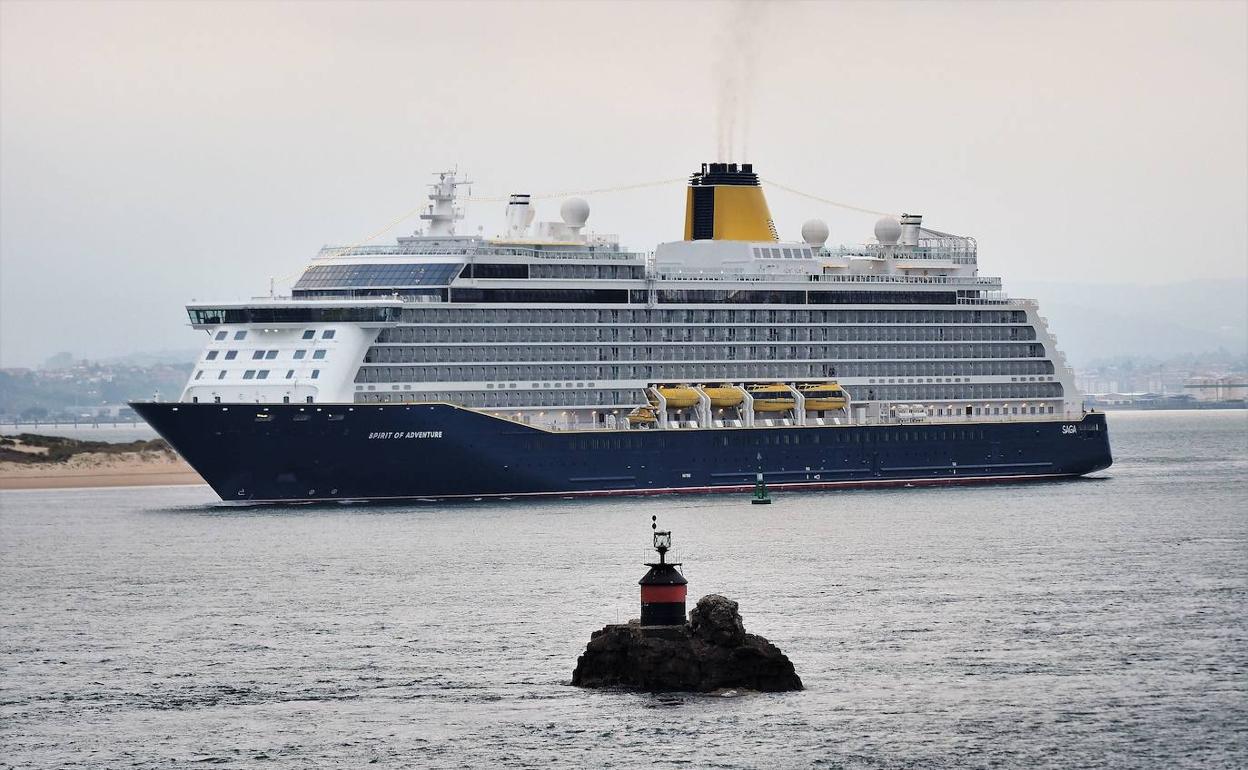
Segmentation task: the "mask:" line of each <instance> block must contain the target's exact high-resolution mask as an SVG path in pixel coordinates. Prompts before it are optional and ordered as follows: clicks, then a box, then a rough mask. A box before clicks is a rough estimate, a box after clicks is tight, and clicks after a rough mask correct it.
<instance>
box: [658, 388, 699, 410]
mask: <svg viewBox="0 0 1248 770" xmlns="http://www.w3.org/2000/svg"><path fill="white" fill-rule="evenodd" d="M655 390H657V391H658V392H659V395H661V396H663V399H664V400H665V401H667V408H668V409H688V408H689V407H691V406H696V405H697V403H698V391H696V390H694V389H693V388H691V387H689V386H688V385H660V386H658V387H656V388H655Z"/></svg>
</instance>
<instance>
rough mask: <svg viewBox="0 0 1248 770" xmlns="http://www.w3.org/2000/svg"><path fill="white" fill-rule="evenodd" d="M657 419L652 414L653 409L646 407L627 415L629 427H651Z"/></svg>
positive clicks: (640, 407)
mask: <svg viewBox="0 0 1248 770" xmlns="http://www.w3.org/2000/svg"><path fill="white" fill-rule="evenodd" d="M658 419H659V418H658V417H656V416H655V414H654V409H652V408H651V407H648V406H639V407H637V408H636V409H634V410H633V411H631V412H629V413H628V424H629V425H653V424H654V423H655V422H658Z"/></svg>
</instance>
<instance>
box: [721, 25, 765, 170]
mask: <svg viewBox="0 0 1248 770" xmlns="http://www.w3.org/2000/svg"><path fill="white" fill-rule="evenodd" d="M766 6H767V4H766V3H765V2H761V1H759V0H734V1H733V2H731V3H725V4H724V5H723V6H721V7H722V8H723V11H724V13H723V15H722V17H721V25H722V27H721V29H720V31H719V34H718V35H717V36H716V41H715V52H716V55H715V71H714V78H715V145H716V157H717V159H718V160H719V161H721V162H734V161H742V160H746V159H747V156H748V153H749V140H750V112H751V111H752V109H753V106H754V76H755V70H756V68H757V64H758V54H759V50H758V49H759V44H760V42H761V39H762V34H763V32H762V26H763V21H764V18H765V15H766Z"/></svg>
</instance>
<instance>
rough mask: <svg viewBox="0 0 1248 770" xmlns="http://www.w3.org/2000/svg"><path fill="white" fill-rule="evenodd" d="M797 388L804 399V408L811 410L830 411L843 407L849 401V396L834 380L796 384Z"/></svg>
mask: <svg viewBox="0 0 1248 770" xmlns="http://www.w3.org/2000/svg"><path fill="white" fill-rule="evenodd" d="M797 390H798V392H799V393H801V394H802V396H803V397H804V398H805V399H806V410H807V411H811V412H830V411H835V410H837V409H844V408H845V405H846V404H848V403H849V396H848V395H847V394H846V393H845V390H844V388H842V387H841V386H840V385H837V384H836V383H835V382H820V383H812V384H809V385H798V386H797Z"/></svg>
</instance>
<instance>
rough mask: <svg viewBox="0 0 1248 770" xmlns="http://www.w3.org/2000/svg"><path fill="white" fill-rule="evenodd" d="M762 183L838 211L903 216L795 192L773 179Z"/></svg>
mask: <svg viewBox="0 0 1248 770" xmlns="http://www.w3.org/2000/svg"><path fill="white" fill-rule="evenodd" d="M761 181H762V182H763V183H764V184H768V185H771V186H772V187H774V188H776V189H777V190H784V191H785V192H787V193H792V194H793V195H797V196H800V197H802V198H809V199H810V200H812V201H817V202H819V203H826V204H827V205H829V206H835V207H836V208H838V209H847V210H849V211H857V212H859V213H862V214H874V215H875V216H877V217H900V216H901V215H900V214H896V213H893V212H889V211H876V210H875V209H867V208H863V207H861V206H851V205H850V204H848V203H840V202H839V201H834V200H828V199H827V198H821V197H819V196H818V195H811V194H810V193H805V192H802V191H801V190H795V189H793V188H792V187H789V186H788V185H783V184H780V183H779V182H776V181H773V180H771V179H763V180H761Z"/></svg>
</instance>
